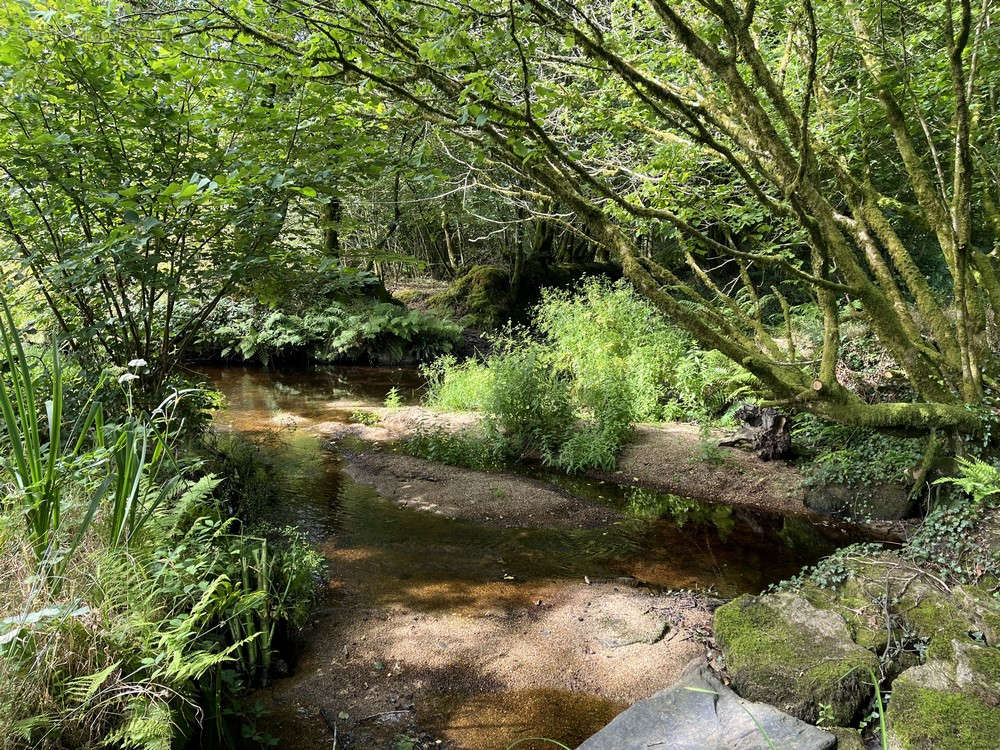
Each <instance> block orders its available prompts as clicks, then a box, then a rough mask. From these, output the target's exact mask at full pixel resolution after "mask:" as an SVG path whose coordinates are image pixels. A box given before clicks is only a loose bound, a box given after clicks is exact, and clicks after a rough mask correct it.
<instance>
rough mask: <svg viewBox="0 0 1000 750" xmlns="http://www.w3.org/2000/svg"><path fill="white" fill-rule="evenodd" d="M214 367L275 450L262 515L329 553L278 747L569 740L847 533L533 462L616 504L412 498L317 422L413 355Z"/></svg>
mask: <svg viewBox="0 0 1000 750" xmlns="http://www.w3.org/2000/svg"><path fill="white" fill-rule="evenodd" d="M202 372H203V373H204V375H205V376H206V377H207V378H208V379H210V380H211V381H212V383H214V385H215V387H216V388H218V389H219V390H221V391H222V393H223V394H224V395H225V397H226V401H227V403H226V406H225V408H224V409H223V410H221V411H220V412H219V413H218V415H217V416H216V419H215V424H216V428H217V429H218V430H220V431H233V432H239V433H243V434H245V435H247V436H249V437H251V438H253V439H255V440H256V441H257V442H258V444H259V445H260V450H261V453H262V455H263V457H264V458H265V460H266V461H267V462H268V463H270V464H271V465H272V466H273V467H275V471H274V472H273V473H274V475H275V478H276V481H277V483H278V486H277V488H276V489H277V493H276V494H277V498H278V501H277V502H275V503H274V504H273V506H272V507H269V508H267V509H265V515H266V517H267V518H268V520H269V521H271V522H273V523H276V524H280V525H284V524H294V525H296V526H298V527H299V528H300V529H302V530H303V532H304V533H305V534H306V535H307V537H308V538H309V540H310V541H311V542H312V543H314V544H315V545H316V546H317V547H318V548H319V549H320V550H321V551H322V552H323V554H324V555H325V556H326V557H327V559H328V560H329V561H330V571H331V575H330V583H329V586H328V591H327V592H326V596H325V599H324V602H323V603H322V606H321V608H320V609H319V611H318V613H317V615H316V620H315V622H314V624H313V627H312V629H311V632H309V633H308V634H307V636H306V645H305V647H304V649H303V651H302V654H301V655H300V658H299V659H298V660H297V663H296V665H295V673H294V675H293V676H292V677H289V678H286V679H281V680H277V681H276V682H275V684H274V685H273V686H272V687H271V688H269V689H267V690H265V691H262V693H263V694H264V695H263V699H264V701H265V703H266V704H267V705H268V708H269V709H270V710H271V711H272V712H273V713H274V716H275V719H274V723H273V727H269V731H271V732H272V734H275V735H276V736H278V738H279V739H280V740H281V746H282V747H284V746H288V747H329V746H330V744H329V743H330V732H332V731H337V732H342V734H341V739H340V744H338V747H339V748H345V747H347V748H350V747H358V748H360V747H373V748H375V747H388V748H402V749H403V750H406V748H417V747H425V746H434V747H453V748H470V749H472V748H474V749H475V750H493V748H496V749H497V750H503V748H505V747H506V746H507V745H508V744H509V743H510V742H512V741H514V740H516V739H519V738H521V737H525V736H546V737H553V738H555V739H560V740H561V741H562V742H564V743H566V744H569V745H570V746H572V743H576V742H579V741H581V740H582V739H584V738H585V737H586V736H587V735H588V734H590V733H591V732H593V731H596V729H598V728H600V726H601V725H603V723H605V722H606V721H608V720H609V719H610V718H611V717H613V716H614V715H615V713H617V712H618V711H619V710H621V709H622V708H623V707H624V706H625V705H627V704H628V703H630V702H632V701H633V700H636V699H638V698H641V697H644V695H646V694H648V693H650V692H653V691H654V690H655V689H657V688H658V687H663V686H665V685H666V684H668V683H669V679H668V677H669V675H668V674H667V673H669V672H670V671H671V670H673V671H678V670H679V669H680V668H681V667H683V664H684V663H686V661H687V660H688V659H689V658H691V657H692V656H695V655H697V654H698V653H702V652H703V650H704V646H703V645H702V643H703V642H704V640H705V637H706V636H707V633H708V627H709V625H710V620H711V617H710V612H711V600H713V599H714V600H717V599H718V598H731V597H733V596H736V595H738V594H740V593H745V592H750V593H756V592H759V591H760V590H762V589H764V588H766V587H767V586H768V585H769V584H771V583H774V582H776V581H779V580H781V579H783V578H788V577H790V576H792V575H794V574H795V573H797V572H798V571H799V570H800V569H801V567H802V566H803V565H807V564H810V563H813V562H815V561H816V560H817V559H818V558H819V557H821V556H823V555H824V554H827V553H829V552H830V551H831V550H832V549H833V548H834V547H835V546H836V545H837V544H843V543H846V542H847V541H850V540H847V539H843V538H839V537H837V535H836V532H834V531H832V530H830V529H819V528H817V527H813V526H811V525H810V524H809V523H808V522H806V521H802V520H798V519H785V518H782V517H780V516H773V515H766V514H761V513H756V512H751V511H748V510H746V509H733V508H731V507H728V506H722V505H712V504H705V503H700V502H696V501H693V500H687V499H684V498H678V497H672V496H664V495H659V496H654V495H652V494H651V493H647V494H645V495H638V496H637V495H636V493H635V491H634V490H631V489H623V488H620V487H618V486H615V485H612V484H605V483H603V482H598V481H595V480H588V479H585V478H580V477H566V476H564V475H559V474H555V473H551V472H548V471H546V470H544V469H543V468H541V467H529V468H528V469H525V470H524V478H525V479H526V480H528V481H530V482H533V483H535V484H537V485H538V486H540V487H548V488H550V489H551V488H555V489H557V490H558V491H559V492H561V493H568V494H569V495H571V496H573V497H574V498H575V499H577V500H578V501H579V502H580V503H583V504H590V505H593V504H598V505H601V506H605V507H607V508H608V509H609V512H614V513H615V518H617V519H620V520H614V521H612V522H609V523H607V524H600V525H596V526H594V527H593V528H545V527H506V526H504V527H498V526H496V525H495V524H488V523H485V522H478V521H474V520H467V519H456V518H448V517H444V516H441V515H438V514H435V513H431V512H427V511H426V510H420V509H415V508H412V507H403V506H401V505H400V504H398V503H397V502H395V501H393V500H391V499H387V498H385V497H382V496H380V495H379V494H378V492H376V491H375V489H374V488H373V487H371V486H369V485H367V484H363V483H360V482H357V481H355V480H353V479H352V478H351V477H350V476H349V475H348V473H347V471H346V468H347V462H349V461H350V460H351V459H350V453H349V452H343V453H342V452H339V451H338V450H337V448H336V446H335V445H333V444H331V442H330V441H329V440H328V439H325V438H324V437H323V436H322V434H320V433H321V430H317V429H316V425H319V424H321V423H323V422H348V421H351V419H352V416H351V415H352V412H353V410H354V409H356V408H359V407H365V406H382V405H383V402H384V399H385V397H386V394H387V393H388V392H389V390H390V389H391V388H395V389H396V392H397V393H398V394H399V396H400V398H401V400H402V402H403V403H404V404H413V403H417V402H418V401H419V397H420V394H421V389H422V381H421V379H420V376H419V374H418V373H417V372H416V371H414V370H411V369H402V368H361V367H337V368H324V369H314V370H300V371H287V372H283V371H274V370H263V369H250V368H240V367H222V368H203V369H202ZM352 450H354V448H353V447H352ZM493 476H494V475H491V474H489V473H481V474H475V475H474V476H473V479H474V480H476V481H482V482H486V483H490V482H491V481H493V479H492V478H493ZM651 504H652V507H653V512H652V513H651V512H650V511H649V508H650V506H651ZM657 516H659V517H657ZM650 618H654V619H652V620H651V619H650ZM649 628H652V629H653V630H651V631H649V632H654V631H655V632H656V635H654V636H652V637H647V636H648V634H647V630H649ZM644 629H645V630H644ZM635 633H638V635H634V634H635ZM664 633H669V634H670V635H669V637H665V636H664ZM609 634H610V635H609ZM623 634H625V635H623ZM679 634H682V635H679ZM675 635H677V636H678V637H676V638H675V637H674V636H675ZM630 639H632V640H630ZM550 643H551V646H549V644H550ZM609 643H610V644H612V645H610V646H609V645H608V644H609ZM341 725H342V726H341ZM289 737H294V738H295V740H294V743H288V744H286V742H288V738H289ZM408 742H409V743H411V744H406V743H408ZM421 743H423V744H421ZM437 743H440V744H437ZM534 746H535V745H532V744H531V743H526V744H522V745H519V747H520V748H530V747H534ZM537 747H539V748H541V747H552V745H542V744H540V743H539V744H537Z"/></svg>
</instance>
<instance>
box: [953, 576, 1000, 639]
mask: <svg viewBox="0 0 1000 750" xmlns="http://www.w3.org/2000/svg"><path fill="white" fill-rule="evenodd" d="M951 593H952V597H953V598H954V601H955V604H956V605H957V606H958V608H959V609H961V610H962V611H963V612H965V613H966V615H968V617H969V619H970V620H971V622H972V623H973V624H974V626H975V629H976V630H978V631H979V632H980V633H982V634H983V637H984V638H986V641H987V642H988V643H990V644H992V645H998V644H1000V601H998V600H997V599H996V598H995V597H994V596H993V595H992V594H991V593H990V592H989V591H987V590H986V589H985V588H984V587H980V586H956V587H955V588H953V589H952V591H951Z"/></svg>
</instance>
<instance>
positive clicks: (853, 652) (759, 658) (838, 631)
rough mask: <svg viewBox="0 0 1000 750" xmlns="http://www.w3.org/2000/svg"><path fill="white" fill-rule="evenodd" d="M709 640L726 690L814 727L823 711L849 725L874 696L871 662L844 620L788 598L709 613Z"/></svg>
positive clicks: (755, 600)
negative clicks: (727, 682) (729, 684)
mask: <svg viewBox="0 0 1000 750" xmlns="http://www.w3.org/2000/svg"><path fill="white" fill-rule="evenodd" d="M715 636H716V639H717V641H718V643H719V646H720V647H721V648H722V652H723V655H724V657H725V665H726V669H727V671H728V672H729V674H730V676H731V677H732V680H733V686H734V687H735V688H736V690H737V691H738V692H739V693H740V695H742V696H744V697H745V698H748V699H750V700H757V701H766V702H768V703H773V704H774V705H776V706H778V707H779V708H781V709H782V710H783V711H787V712H788V713H790V714H792V715H793V716H795V717H797V718H799V719H802V720H804V721H809V722H815V721H817V719H818V718H819V708H820V706H821V705H828V706H829V707H830V708H829V713H830V716H831V718H832V720H833V722H834V723H835V724H839V725H849V724H850V723H851V721H852V719H853V718H854V716H855V714H856V713H857V712H858V710H859V709H860V708H861V706H862V705H863V704H864V703H865V702H866V701H867V700H868V698H869V696H870V695H871V694H872V692H873V688H872V683H871V678H870V676H869V671H870V670H878V664H879V662H878V658H877V657H876V656H875V654H873V653H872V652H871V651H868V650H867V649H865V648H863V647H862V646H859V645H858V644H857V643H855V642H854V640H853V639H852V637H851V633H850V631H849V630H848V628H847V624H846V623H845V622H844V618H843V617H841V616H840V615H839V614H837V613H836V612H832V611H827V610H821V609H817V608H815V607H813V606H812V605H811V604H810V603H809V602H808V601H807V600H806V599H804V598H802V597H801V596H797V595H795V594H786V593H781V594H769V595H765V596H760V597H752V596H747V595H744V596H741V597H740V598H738V599H735V600H733V601H731V602H729V603H728V604H726V605H724V606H722V607H720V608H719V609H718V610H716V612H715Z"/></svg>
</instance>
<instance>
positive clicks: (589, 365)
mask: <svg viewBox="0 0 1000 750" xmlns="http://www.w3.org/2000/svg"><path fill="white" fill-rule="evenodd" d="M493 344H494V347H495V350H494V353H493V354H492V355H491V356H490V357H489V358H488V359H487V361H486V362H485V363H479V362H476V361H472V360H469V361H466V362H462V363H459V362H457V361H456V360H455V358H454V357H451V356H446V357H442V358H440V359H438V360H437V361H435V362H434V363H433V364H431V365H428V366H427V367H425V368H424V374H425V375H426V376H427V378H428V392H427V396H426V402H427V403H428V404H429V405H431V406H434V407H436V408H441V409H452V410H478V411H482V412H483V413H484V424H485V426H486V429H487V432H488V433H490V434H491V435H492V436H493V438H492V439H493V440H495V441H496V442H498V443H499V444H501V445H502V446H503V450H504V452H505V454H506V455H507V456H508V457H510V458H517V457H518V456H520V455H522V454H524V453H526V452H528V453H538V454H541V456H542V457H543V459H544V460H545V461H546V462H548V463H550V464H553V465H556V466H559V467H561V468H563V469H566V470H567V471H580V470H583V469H588V468H600V469H605V470H610V469H613V468H614V466H615V463H616V459H617V455H618V453H619V452H620V450H621V448H622V446H623V445H624V444H625V442H626V441H627V440H628V438H629V435H630V434H631V431H632V425H633V424H634V423H635V422H641V421H660V420H663V419H684V418H687V419H700V420H708V419H715V418H717V417H720V415H721V416H723V420H722V421H724V415H725V412H726V411H727V410H728V409H729V408H730V407H732V406H733V405H735V404H736V403H738V402H740V401H742V400H746V399H752V398H755V397H756V394H757V392H758V389H759V388H758V384H757V382H756V380H755V379H754V378H753V376H751V375H750V374H749V373H748V372H747V371H746V370H744V369H743V368H741V367H739V366H738V365H735V364H733V363H732V362H730V361H729V360H728V359H726V358H725V357H724V356H723V355H722V354H720V353H719V352H706V351H702V350H700V349H697V348H696V347H694V345H693V344H692V343H691V340H690V339H689V338H688V337H687V335H686V334H683V333H681V332H680V331H679V330H678V329H676V328H674V327H673V326H671V325H670V324H669V323H668V322H667V321H666V320H665V319H664V318H663V316H662V315H661V314H660V313H659V312H658V311H657V310H656V309H655V308H654V307H653V306H652V305H651V304H650V303H649V302H648V301H646V300H644V299H642V298H641V297H640V296H639V295H638V294H636V292H635V291H634V290H633V289H632V287H630V286H629V285H628V284H627V283H625V282H621V281H620V282H616V283H610V282H608V281H605V280H601V279H587V280H585V281H583V282H582V283H581V284H579V285H578V286H577V287H576V288H575V289H573V290H568V291H567V290H545V291H544V292H543V293H542V301H541V303H540V304H539V305H538V306H537V308H536V309H535V311H534V319H533V328H529V329H522V328H511V327H508V328H507V329H505V330H504V331H502V332H501V333H499V334H498V335H497V336H496V337H495V339H494V341H493Z"/></svg>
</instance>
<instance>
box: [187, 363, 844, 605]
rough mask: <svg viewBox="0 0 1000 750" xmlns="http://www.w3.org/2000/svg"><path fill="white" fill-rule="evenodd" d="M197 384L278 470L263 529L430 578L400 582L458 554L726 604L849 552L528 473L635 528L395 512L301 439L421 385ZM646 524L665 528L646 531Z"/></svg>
mask: <svg viewBox="0 0 1000 750" xmlns="http://www.w3.org/2000/svg"><path fill="white" fill-rule="evenodd" d="M205 374H206V375H207V376H208V377H209V378H210V379H211V380H212V381H213V382H214V383H215V385H216V387H218V388H219V389H220V390H221V391H222V392H223V393H224V394H225V396H226V398H227V401H228V404H227V406H226V408H225V409H224V410H223V411H222V412H221V413H220V414H219V415H218V417H217V418H216V423H217V424H218V425H219V426H220V427H222V428H223V429H226V430H236V431H240V432H244V433H246V434H252V435H256V436H258V437H259V438H260V439H261V440H262V441H263V445H264V450H265V456H266V458H267V459H268V460H269V461H270V462H272V463H273V464H274V465H275V466H276V467H278V469H279V470H278V471H277V472H276V478H277V480H278V482H279V487H278V494H279V497H280V498H281V502H280V503H279V504H277V505H276V506H274V507H272V508H269V509H268V511H267V512H268V516H269V517H270V519H271V520H273V521H275V522H280V523H294V524H296V525H298V526H299V527H300V528H302V529H303V530H304V531H306V533H307V534H308V535H309V536H310V538H311V539H313V540H314V541H316V542H322V541H323V540H325V539H329V538H332V537H336V540H337V544H338V546H339V547H340V548H341V549H343V548H345V547H347V548H349V547H351V546H361V547H366V548H371V547H374V548H381V549H383V550H385V551H389V550H394V551H395V553H396V554H399V555H402V556H403V557H407V556H408V555H407V554H406V553H407V551H410V552H414V551H416V552H418V553H419V556H423V557H424V558H425V559H427V560H428V563H427V565H428V569H427V570H426V571H421V570H420V568H419V567H416V568H411V569H409V570H408V571H407V579H409V580H414V579H419V578H420V576H421V575H422V573H426V575H427V576H429V577H431V578H439V577H440V576H442V575H444V576H448V575H449V574H448V572H447V571H442V570H440V569H438V568H439V566H438V565H437V564H436V563H433V564H432V563H431V562H430V561H431V560H432V559H433V554H431V555H430V556H428V555H427V554H426V553H428V552H430V553H433V552H434V551H435V550H437V551H442V552H443V551H446V550H452V551H454V550H455V549H456V548H463V552H465V553H469V552H474V553H475V554H478V555H480V556H482V557H483V558H484V559H491V560H495V559H497V558H500V559H503V560H504V561H505V562H504V565H505V570H504V571H501V574H502V573H507V574H508V575H513V576H515V577H516V578H520V579H531V578H536V577H539V576H544V577H553V576H556V577H560V576H565V577H572V578H575V579H578V578H580V577H581V576H588V577H589V578H592V579H600V578H606V577H614V576H623V575H631V576H634V577H635V578H637V579H638V580H640V581H642V582H643V583H647V584H650V585H654V586H657V587H663V588H691V589H707V590H711V591H714V592H717V593H718V594H720V595H722V596H726V597H728V596H733V595H736V594H739V593H743V592H758V591H760V590H761V589H763V588H765V587H766V586H767V585H768V584H770V583H773V582H776V581H779V580H781V579H783V578H787V577H789V576H791V575H793V574H794V573H796V572H798V570H799V569H800V568H801V567H802V566H803V565H806V564H809V563H812V562H815V560H817V559H818V558H819V557H820V556H822V555H823V554H826V553H828V552H829V551H830V550H831V549H833V548H834V547H835V546H836V545H837V544H842V543H844V542H845V541H848V540H846V539H845V538H843V537H842V536H841V535H839V532H837V531H835V530H832V529H829V528H824V527H819V526H812V525H810V524H808V523H807V522H804V521H801V520H796V519H785V518H782V517H781V516H775V515H768V514H762V513H757V512H751V511H747V510H743V509H733V508H730V507H727V506H719V505H712V504H706V503H700V502H697V501H694V500H688V499H684V498H678V497H674V496H669V495H663V494H659V493H643V494H640V495H638V496H637V495H636V494H635V491H634V490H631V489H623V488H620V487H617V486H614V485H611V484H605V483H603V482H595V481H588V480H585V479H580V478H574V477H566V476H561V475H558V474H554V473H549V472H545V471H543V470H537V471H532V472H529V473H531V474H532V475H533V476H534V477H536V478H541V479H543V480H546V481H549V482H552V483H554V484H558V485H559V486H561V487H562V488H563V489H565V490H568V491H570V492H571V493H573V494H575V495H577V496H579V497H583V498H586V499H588V500H592V501H594V502H598V503H604V504H607V505H610V506H613V507H617V508H625V509H627V510H628V511H629V512H630V514H631V515H632V516H637V517H633V518H630V519H629V520H627V521H624V522H620V523H617V524H613V525H610V526H608V527H607V528H598V529H498V528H495V527H492V526H487V525H484V524H477V523H475V522H472V521H465V520H456V519H445V518H442V517H439V516H435V515H432V514H428V513H426V512H423V511H419V510H413V509H407V508H402V507H399V506H398V505H396V504H395V503H393V502H391V501H388V500H385V499H383V498H381V497H379V496H378V494H377V493H376V492H375V491H374V490H373V489H372V488H370V487H368V486H367V485H363V484H359V483H357V482H355V481H353V480H352V479H351V478H350V477H348V476H346V474H345V473H344V472H343V465H342V459H341V457H340V456H339V455H338V454H337V453H336V452H335V450H333V449H332V448H331V447H330V446H329V445H327V444H325V443H324V441H323V440H322V439H321V438H319V437H316V436H315V435H314V434H312V433H311V432H310V430H309V429H308V428H309V426H310V425H312V424H315V423H317V422H322V421H349V420H350V415H351V412H352V410H353V409H354V408H356V407H359V406H381V405H382V403H383V401H384V399H385V396H386V394H387V393H388V391H389V389H390V388H396V389H397V391H398V392H399V394H400V397H401V398H402V400H403V403H415V402H416V401H418V400H419V396H420V392H421V386H422V382H421V379H420V377H419V375H418V373H417V372H416V371H414V370H411V369H404V368H363V367H338V368H326V369H317V370H309V371H295V372H280V371H270V370H262V369H244V368H236V367H228V368H217V369H213V370H206V371H205ZM654 515H662V517H660V518H650V516H654ZM644 516H645V517H646V518H645V519H644V518H643V517H644ZM465 556H466V555H465V554H463V555H462V557H465ZM417 564H418V566H419V562H418V563H417ZM431 567H433V568H434V570H433V571H432V570H431V569H430V568H431ZM465 577H466V574H465V572H464V571H463V570H456V571H454V580H455V581H461V580H463V579H464V578H465Z"/></svg>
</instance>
